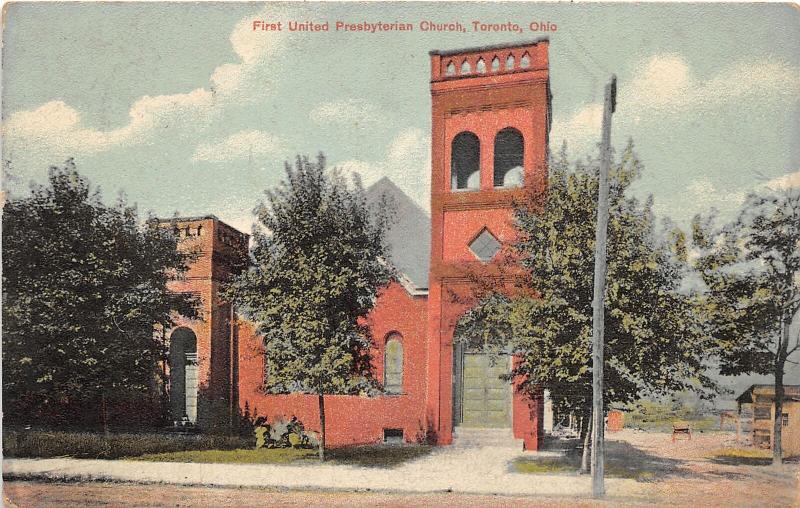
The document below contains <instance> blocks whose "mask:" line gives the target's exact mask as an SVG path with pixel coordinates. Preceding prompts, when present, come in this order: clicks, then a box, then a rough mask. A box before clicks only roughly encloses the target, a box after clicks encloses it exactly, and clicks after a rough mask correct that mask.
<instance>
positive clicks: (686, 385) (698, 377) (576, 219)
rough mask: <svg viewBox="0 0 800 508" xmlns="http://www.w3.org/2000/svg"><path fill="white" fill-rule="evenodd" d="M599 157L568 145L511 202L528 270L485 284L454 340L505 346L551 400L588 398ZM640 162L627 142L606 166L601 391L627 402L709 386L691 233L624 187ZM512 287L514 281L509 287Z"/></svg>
mask: <svg viewBox="0 0 800 508" xmlns="http://www.w3.org/2000/svg"><path fill="white" fill-rule="evenodd" d="M598 168H599V161H597V160H590V161H588V162H586V163H576V164H575V165H574V167H573V168H570V164H569V162H568V160H567V157H566V148H563V149H562V151H561V153H560V155H559V157H558V158H557V159H556V160H554V161H552V162H551V164H550V169H549V180H548V187H547V189H546V190H544V191H538V192H537V191H531V192H530V193H529V195H528V196H527V198H526V199H525V200H524V201H523V202H520V203H517V204H516V205H515V209H516V213H515V222H516V227H517V231H518V235H519V237H518V241H517V242H516V244H515V245H514V246H513V253H514V255H513V256H512V260H513V262H514V263H515V264H516V263H519V264H521V265H522V267H523V269H524V270H523V273H522V275H521V276H517V277H515V278H514V280H515V282H513V283H512V284H511V285H510V286H512V287H509V284H507V283H504V284H503V285H502V286H498V285H496V287H484V288H481V289H480V290H479V292H478V293H479V294H478V295H476V296H477V298H478V300H479V302H480V303H479V304H478V305H477V306H476V307H475V308H473V309H472V310H471V311H470V312H468V313H467V314H466V316H465V317H464V318H463V319H462V321H461V322H460V325H459V335H460V339H461V340H465V341H467V342H470V343H473V344H475V343H477V344H482V343H485V344H489V345H490V347H491V345H492V344H495V346H494V347H495V348H497V347H508V346H510V348H511V350H513V351H514V352H515V353H517V354H519V355H520V357H521V360H522V361H521V362H520V363H519V365H518V366H517V367H516V368H515V370H514V372H513V373H512V375H513V376H520V379H522V380H523V383H524V384H523V386H527V387H528V388H533V387H543V388H546V389H549V390H550V391H551V396H552V397H553V401H554V403H555V404H556V406H557V407H559V408H561V409H565V410H568V409H578V410H579V411H583V410H585V409H586V408H587V407H588V406H589V405H590V403H591V393H592V389H591V382H592V375H591V368H592V363H591V342H592V296H593V273H594V244H595V223H596V214H597V189H598ZM641 170H642V166H641V163H640V162H639V160H638V159H637V158H636V156H635V154H634V152H633V146H632V143H629V145H628V146H627V148H626V149H625V150H624V152H623V153H622V155H621V158H620V159H619V161H617V162H615V163H614V164H612V171H611V175H610V181H611V192H610V222H609V232H608V235H609V248H608V276H607V288H606V315H605V343H606V346H605V358H606V362H607V365H606V369H605V397H606V402H607V403H614V402H616V403H626V402H630V401H632V400H635V399H638V398H639V397H640V396H642V395H645V394H653V395H658V394H665V393H669V392H674V391H681V390H687V389H689V390H696V391H699V392H701V393H703V394H705V395H710V394H711V393H712V392H713V391H714V390H715V388H716V387H715V384H714V382H713V381H712V380H711V379H710V378H709V377H708V376H707V375H706V373H705V372H706V364H705V359H706V358H707V356H708V352H707V351H706V347H707V345H708V341H707V340H706V338H705V335H704V333H703V332H704V329H703V326H702V322H701V321H699V320H698V319H696V318H695V317H694V316H695V313H694V311H695V306H696V305H697V302H696V298H695V297H694V296H693V295H692V294H691V293H690V292H689V291H686V290H685V289H684V287H683V280H684V275H685V273H686V270H687V267H686V239H685V235H684V234H683V233H682V232H681V231H680V230H679V229H677V228H675V227H673V226H671V225H669V224H667V225H666V226H667V227H666V230H667V234H662V233H660V232H659V229H658V228H657V227H656V223H655V219H654V215H653V211H652V208H653V203H652V199H648V200H647V201H645V202H641V201H639V200H638V199H636V198H633V197H631V196H629V193H628V191H629V189H630V186H631V184H632V183H633V182H634V181H635V180H636V178H638V176H639V174H640V172H641ZM513 286H517V287H516V288H514V287H513Z"/></svg>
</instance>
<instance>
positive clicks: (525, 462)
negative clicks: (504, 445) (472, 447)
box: [511, 439, 688, 482]
mask: <svg viewBox="0 0 800 508" xmlns="http://www.w3.org/2000/svg"><path fill="white" fill-rule="evenodd" d="M543 451H551V452H552V451H556V452H561V453H562V455H560V456H558V457H520V458H518V459H516V460H514V461H513V462H512V463H511V470H512V471H514V472H517V473H531V474H574V475H578V474H579V469H580V466H581V454H582V449H581V447H580V442H579V441H578V440H577V439H561V440H559V439H552V440H550V441H549V442H547V441H546V442H545V443H544V446H543ZM682 465H683V461H680V460H677V459H670V458H664V457H658V456H655V455H650V454H648V453H645V452H643V451H642V450H639V449H638V448H636V447H634V446H632V445H631V444H630V443H626V442H624V441H606V461H605V470H606V476H607V477H608V478H627V479H632V480H636V481H639V482H650V481H657V480H660V479H662V478H665V477H667V476H673V475H679V476H683V475H686V474H688V471H687V470H685V469H684V468H683V467H682Z"/></svg>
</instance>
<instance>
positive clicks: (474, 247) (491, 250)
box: [469, 228, 500, 263]
mask: <svg viewBox="0 0 800 508" xmlns="http://www.w3.org/2000/svg"><path fill="white" fill-rule="evenodd" d="M469 250H471V251H472V253H473V254H475V255H476V256H477V257H478V259H480V260H481V261H483V262H484V263H485V262H487V261H489V260H491V259H492V258H493V257H494V256H495V255H496V254H497V253H498V252H499V251H500V242H499V241H498V240H497V238H495V237H494V236H493V235H492V234H491V233H490V232H489V230H488V229H486V228H483V231H481V234H479V235H478V237H477V238H475V239H474V240H473V241H472V243H471V244H469Z"/></svg>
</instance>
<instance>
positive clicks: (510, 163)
mask: <svg viewBox="0 0 800 508" xmlns="http://www.w3.org/2000/svg"><path fill="white" fill-rule="evenodd" d="M524 157H525V148H524V143H523V139H522V134H520V132H519V131H518V130H517V129H514V128H512V127H509V128H506V129H503V130H501V131H500V132H498V133H497V136H495V138H494V186H495V187H519V186H521V185H522V178H523V160H524Z"/></svg>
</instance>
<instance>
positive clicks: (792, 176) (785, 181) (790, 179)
mask: <svg viewBox="0 0 800 508" xmlns="http://www.w3.org/2000/svg"><path fill="white" fill-rule="evenodd" d="M764 185H765V186H766V187H769V188H770V189H791V188H800V171H795V172H794V173H789V174H786V175H783V176H780V177H778V178H773V179H772V180H770V181H768V182H767V183H766V184H764Z"/></svg>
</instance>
